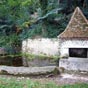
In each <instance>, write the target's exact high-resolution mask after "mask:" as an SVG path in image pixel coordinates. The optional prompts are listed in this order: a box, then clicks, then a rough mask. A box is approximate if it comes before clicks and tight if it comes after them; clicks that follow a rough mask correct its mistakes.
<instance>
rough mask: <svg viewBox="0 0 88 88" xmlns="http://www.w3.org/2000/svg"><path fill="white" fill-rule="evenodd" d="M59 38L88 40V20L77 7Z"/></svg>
mask: <svg viewBox="0 0 88 88" xmlns="http://www.w3.org/2000/svg"><path fill="white" fill-rule="evenodd" d="M59 38H66V39H68V38H80V39H88V20H87V19H86V17H85V16H84V15H83V13H82V11H81V10H80V8H79V7H77V8H76V9H75V11H74V13H73V15H72V17H71V20H70V22H69V24H68V26H67V28H66V29H65V31H64V32H62V33H61V34H60V36H59Z"/></svg>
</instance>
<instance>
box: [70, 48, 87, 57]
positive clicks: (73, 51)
mask: <svg viewBox="0 0 88 88" xmlns="http://www.w3.org/2000/svg"><path fill="white" fill-rule="evenodd" d="M87 50H88V49H87V48H69V57H80V58H87Z"/></svg>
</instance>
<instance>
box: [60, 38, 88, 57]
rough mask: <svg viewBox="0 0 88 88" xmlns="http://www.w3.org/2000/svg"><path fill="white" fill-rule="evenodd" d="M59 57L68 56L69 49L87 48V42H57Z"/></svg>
mask: <svg viewBox="0 0 88 88" xmlns="http://www.w3.org/2000/svg"><path fill="white" fill-rule="evenodd" d="M59 41H60V44H59V46H60V54H61V56H65V55H66V56H69V48H88V40H77V39H75V40H65V39H63V40H59Z"/></svg>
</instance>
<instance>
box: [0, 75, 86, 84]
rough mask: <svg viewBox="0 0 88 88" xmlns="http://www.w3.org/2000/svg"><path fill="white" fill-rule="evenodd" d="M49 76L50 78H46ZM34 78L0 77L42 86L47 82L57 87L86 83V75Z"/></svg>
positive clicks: (0, 76)
mask: <svg viewBox="0 0 88 88" xmlns="http://www.w3.org/2000/svg"><path fill="white" fill-rule="evenodd" d="M48 76H50V77H48ZM48 76H37V77H36V76H35V77H23V76H22V77H17V76H9V75H0V78H2V77H3V78H7V79H11V78H14V79H16V80H17V81H21V80H24V81H25V80H28V79H30V80H32V81H38V82H40V83H42V84H44V83H47V82H54V83H56V84H58V85H63V84H74V83H88V75H77V74H62V75H58V76H52V75H48Z"/></svg>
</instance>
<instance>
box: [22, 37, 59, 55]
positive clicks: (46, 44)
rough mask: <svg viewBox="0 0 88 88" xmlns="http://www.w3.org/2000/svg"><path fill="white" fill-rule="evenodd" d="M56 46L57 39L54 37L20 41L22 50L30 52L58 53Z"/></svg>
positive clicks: (57, 45)
mask: <svg viewBox="0 0 88 88" xmlns="http://www.w3.org/2000/svg"><path fill="white" fill-rule="evenodd" d="M58 47H59V44H58V39H56V38H54V39H49V38H39V39H27V40H24V41H23V42H22V52H26V53H32V54H44V55H48V56H50V55H52V56H53V55H58V54H59V49H58Z"/></svg>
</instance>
